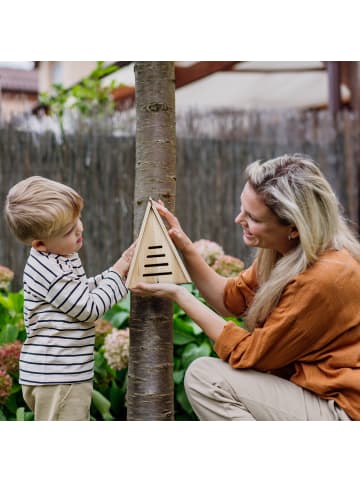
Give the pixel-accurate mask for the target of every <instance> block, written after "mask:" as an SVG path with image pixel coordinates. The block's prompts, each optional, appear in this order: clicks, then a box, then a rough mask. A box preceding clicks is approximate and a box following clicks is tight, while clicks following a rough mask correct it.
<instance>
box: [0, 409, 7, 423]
mask: <svg viewBox="0 0 360 482" xmlns="http://www.w3.org/2000/svg"><path fill="white" fill-rule="evenodd" d="M6 420H7V418H6V416H5V413H4V412H3V411H2V410H1V408H0V422H6Z"/></svg>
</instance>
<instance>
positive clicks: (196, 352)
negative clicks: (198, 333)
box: [181, 340, 212, 368]
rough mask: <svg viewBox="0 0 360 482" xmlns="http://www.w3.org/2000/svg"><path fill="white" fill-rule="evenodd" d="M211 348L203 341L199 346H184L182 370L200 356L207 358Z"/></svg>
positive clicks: (191, 344) (193, 344)
mask: <svg viewBox="0 0 360 482" xmlns="http://www.w3.org/2000/svg"><path fill="white" fill-rule="evenodd" d="M211 350H212V348H211V346H210V344H209V342H208V341H207V340H204V341H203V342H202V343H201V345H200V346H198V345H196V344H195V343H190V344H189V345H187V346H186V348H185V350H184V351H183V353H182V357H181V359H182V363H183V366H184V368H187V367H188V366H189V365H190V363H191V362H192V361H194V360H195V359H196V358H199V357H201V356H209V355H210V354H211Z"/></svg>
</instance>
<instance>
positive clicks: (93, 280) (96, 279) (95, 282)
mask: <svg viewBox="0 0 360 482" xmlns="http://www.w3.org/2000/svg"><path fill="white" fill-rule="evenodd" d="M108 272H109V270H108V269H106V270H105V271H103V272H102V273H100V274H97V275H95V276H90V278H87V280H86V281H87V284H88V286H89V291H90V292H91V291H92V290H93V289H94V288H97V287H98V286H99V284H100V283H101V281H102V280H103V279H104V278H105V275H106V274H107V273H108Z"/></svg>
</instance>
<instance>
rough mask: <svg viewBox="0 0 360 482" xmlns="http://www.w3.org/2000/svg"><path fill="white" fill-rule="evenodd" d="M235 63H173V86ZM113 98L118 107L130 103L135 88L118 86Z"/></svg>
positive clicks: (228, 67) (133, 96) (180, 85)
mask: <svg viewBox="0 0 360 482" xmlns="http://www.w3.org/2000/svg"><path fill="white" fill-rule="evenodd" d="M237 63H238V61H231V62H196V63H195V64H192V65H189V66H186V67H184V66H177V65H176V64H175V87H176V88H177V89H178V88H179V87H183V86H184V85H187V84H190V83H191V82H194V81H195V80H199V79H202V78H204V77H207V76H208V75H211V74H214V73H215V72H220V71H223V70H231V69H232V67H233V66H234V65H235V64H237ZM113 99H114V100H115V102H116V103H117V105H118V106H119V107H120V108H121V107H122V106H128V105H132V104H133V103H134V100H135V88H134V87H132V86H123V87H118V88H117V89H115V90H114V91H113Z"/></svg>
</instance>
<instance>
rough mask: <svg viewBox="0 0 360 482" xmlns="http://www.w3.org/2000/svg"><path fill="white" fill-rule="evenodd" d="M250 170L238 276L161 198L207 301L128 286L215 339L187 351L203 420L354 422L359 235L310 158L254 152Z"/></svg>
mask: <svg viewBox="0 0 360 482" xmlns="http://www.w3.org/2000/svg"><path fill="white" fill-rule="evenodd" d="M246 173H247V182H246V184H245V187H244V189H243V192H242V194H241V198H240V212H239V214H238V215H237V217H236V218H235V223H236V224H238V225H240V226H241V228H242V229H243V241H244V243H245V244H246V245H247V246H250V247H254V248H257V250H258V252H257V256H256V258H255V261H254V263H253V264H252V265H251V266H250V267H249V268H248V269H246V270H244V271H243V272H242V273H241V274H240V276H239V277H237V278H230V279H227V278H223V277H221V276H219V275H218V274H217V273H216V272H214V271H213V270H212V269H211V268H210V267H209V266H207V264H206V263H205V262H204V261H203V259H202V258H201V257H200V255H199V254H198V253H197V252H196V250H195V249H194V247H193V245H192V243H191V241H190V239H189V238H188V237H187V236H186V235H185V233H184V232H183V231H182V229H181V226H180V224H179V222H178V220H177V219H176V218H175V217H174V216H173V215H172V214H171V213H170V212H169V211H168V210H166V209H165V208H164V207H163V206H162V205H161V204H158V206H157V207H158V210H159V212H160V214H161V215H162V216H164V218H165V219H166V220H167V221H168V223H169V226H170V228H169V234H170V235H171V237H172V239H173V241H174V242H175V244H176V245H177V247H178V248H179V249H180V250H181V251H182V253H183V256H184V260H185V262H186V265H187V268H188V270H189V272H190V275H191V276H192V279H193V281H194V282H195V283H196V285H197V286H198V288H199V290H200V292H201V294H202V295H203V297H204V298H205V299H206V300H207V301H208V303H209V304H210V305H211V306H212V307H213V308H214V310H215V311H212V310H210V309H208V308H207V307H206V306H204V305H203V304H201V303H200V302H199V301H198V300H197V299H196V298H194V297H193V296H192V295H191V294H190V293H189V292H188V291H187V290H186V289H185V288H184V287H181V286H176V285H171V284H158V285H149V284H139V285H138V286H137V287H135V289H134V290H133V291H134V292H135V293H137V294H140V295H151V296H165V297H167V298H170V299H172V300H174V301H176V302H177V303H178V304H179V305H180V306H181V307H182V308H183V309H184V311H186V312H187V313H188V315H189V316H190V317H191V318H192V319H193V320H194V321H195V322H196V323H197V324H198V325H199V326H200V327H201V328H202V329H203V330H204V331H205V332H206V333H207V334H208V336H209V337H210V338H212V339H213V340H214V342H215V345H214V348H215V351H216V352H217V354H218V355H219V359H218V358H214V357H212V358H210V357H204V358H199V359H197V360H195V361H194V362H193V363H192V364H191V365H190V367H189V368H188V370H187V373H186V377H185V388H186V393H187V396H188V398H189V401H190V403H191V405H192V407H193V409H194V411H195V412H196V414H197V415H198V417H199V418H200V419H201V420H360V383H359V376H360V244H359V242H358V241H357V239H356V237H355V235H354V234H353V233H352V232H351V231H350V229H349V228H348V226H347V225H346V222H345V221H344V219H343V217H342V216H341V213H340V207H339V203H338V200H337V198H336V196H335V194H334V192H333V190H332V189H331V187H330V185H329V183H328V182H327V181H326V179H325V178H324V176H323V174H322V173H321V171H320V170H319V168H318V167H317V166H316V165H315V163H314V162H313V161H312V160H311V159H309V158H307V157H305V156H301V155H293V156H288V155H284V156H282V157H278V158H276V159H271V160H269V161H267V162H264V163H261V162H259V161H256V162H254V163H252V164H250V165H249V166H248V168H247V171H246ZM228 315H237V316H240V315H241V316H244V317H245V320H246V324H247V329H243V328H240V327H238V326H236V325H235V324H234V323H232V322H226V321H225V320H224V319H223V318H222V317H221V316H228Z"/></svg>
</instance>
